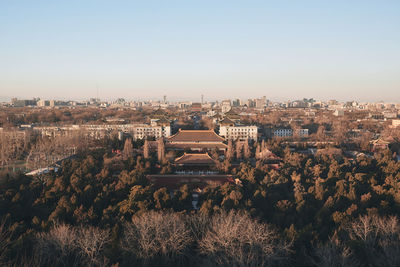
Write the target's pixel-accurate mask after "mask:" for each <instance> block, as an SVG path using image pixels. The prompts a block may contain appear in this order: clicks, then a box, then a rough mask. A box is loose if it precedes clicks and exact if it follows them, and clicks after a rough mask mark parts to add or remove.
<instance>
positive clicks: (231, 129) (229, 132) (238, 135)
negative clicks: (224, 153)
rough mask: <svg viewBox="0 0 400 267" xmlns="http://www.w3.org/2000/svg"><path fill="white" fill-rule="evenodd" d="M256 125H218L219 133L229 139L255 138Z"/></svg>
mask: <svg viewBox="0 0 400 267" xmlns="http://www.w3.org/2000/svg"><path fill="white" fill-rule="evenodd" d="M257 132H258V128H257V126H244V125H243V126H241V125H240V126H228V125H223V126H220V127H219V135H220V136H223V137H224V138H225V139H227V140H229V139H231V140H254V141H256V140H257Z"/></svg>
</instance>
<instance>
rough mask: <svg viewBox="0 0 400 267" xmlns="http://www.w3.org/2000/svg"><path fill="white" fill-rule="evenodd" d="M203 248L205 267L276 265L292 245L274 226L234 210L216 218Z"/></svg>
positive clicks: (200, 244)
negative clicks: (282, 238)
mask: <svg viewBox="0 0 400 267" xmlns="http://www.w3.org/2000/svg"><path fill="white" fill-rule="evenodd" d="M199 246H200V250H201V252H202V254H203V255H204V257H206V258H205V261H206V263H205V264H207V265H214V266H216V265H222V266H272V265H275V264H284V263H285V261H287V258H288V254H289V244H288V243H286V242H284V241H281V240H280V238H279V236H278V234H277V232H276V231H275V230H274V229H272V227H271V226H269V225H267V224H263V223H259V222H257V221H256V220H253V219H251V218H250V216H249V215H247V214H245V213H239V212H234V211H231V212H229V213H221V214H217V215H214V217H213V218H212V219H211V222H210V226H209V230H208V231H207V233H206V234H205V235H204V237H203V238H202V239H201V240H200V242H199Z"/></svg>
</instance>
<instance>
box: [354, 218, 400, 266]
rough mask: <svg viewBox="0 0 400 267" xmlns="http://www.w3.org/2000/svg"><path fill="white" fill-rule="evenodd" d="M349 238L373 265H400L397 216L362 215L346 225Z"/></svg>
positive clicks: (365, 259)
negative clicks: (357, 244)
mask: <svg viewBox="0 0 400 267" xmlns="http://www.w3.org/2000/svg"><path fill="white" fill-rule="evenodd" d="M347 233H348V238H349V240H354V241H357V242H359V244H360V245H361V246H359V247H358V249H359V253H361V254H362V255H364V258H363V259H362V260H364V261H365V262H367V263H368V264H371V265H373V266H388V267H394V266H400V224H399V220H398V218H397V217H379V216H377V215H364V216H361V217H359V219H358V220H356V221H354V222H352V223H351V224H350V225H349V226H348V227H347Z"/></svg>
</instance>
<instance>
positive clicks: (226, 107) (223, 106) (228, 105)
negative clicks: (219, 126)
mask: <svg viewBox="0 0 400 267" xmlns="http://www.w3.org/2000/svg"><path fill="white" fill-rule="evenodd" d="M231 108H232V107H231V101H230V100H223V101H222V103H221V110H222V112H223V113H226V112H228V111H229V110H231Z"/></svg>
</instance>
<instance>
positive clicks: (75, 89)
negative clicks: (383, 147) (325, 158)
mask: <svg viewBox="0 0 400 267" xmlns="http://www.w3.org/2000/svg"><path fill="white" fill-rule="evenodd" d="M97 87H98V88H99V96H100V97H101V98H103V99H105V98H108V99H114V98H117V97H125V98H127V99H161V98H162V95H164V94H166V95H167V96H168V98H169V99H171V100H175V99H182V100H186V99H192V100H199V99H200V95H201V94H204V95H205V98H206V99H221V98H234V97H238V98H250V97H258V96H263V95H265V96H267V97H268V98H270V99H277V100H283V99H292V100H294V99H297V98H303V97H314V98H317V99H323V100H327V99H339V100H347V99H349V100H351V99H356V100H360V101H373V100H376V101H378V100H384V101H395V102H400V1H398V0H397V1H385V0H381V1H378V0H376V1H368V0H363V1H361V0H360V1H352V0H346V1H338V0H336V1H332V0H329V1H323V0H319V1H307V0H302V1H300V0H293V1H285V0H279V1H266V0H265V1H243V0H242V1H233V0H230V1H218V0H213V1H205V0H202V1H189V0H186V1H170V0H168V1H166V0H164V1H147V0H146V1H118V0H108V1H100V0H91V1H89V0H79V1H54V0H53V1H41V0H35V1H33V0H25V1H23V0H1V1H0V97H2V98H5V97H12V96H18V97H26V98H30V97H33V96H39V97H41V98H46V99H49V98H57V99H61V98H62V99H83V98H88V97H94V96H96V88H97Z"/></svg>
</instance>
